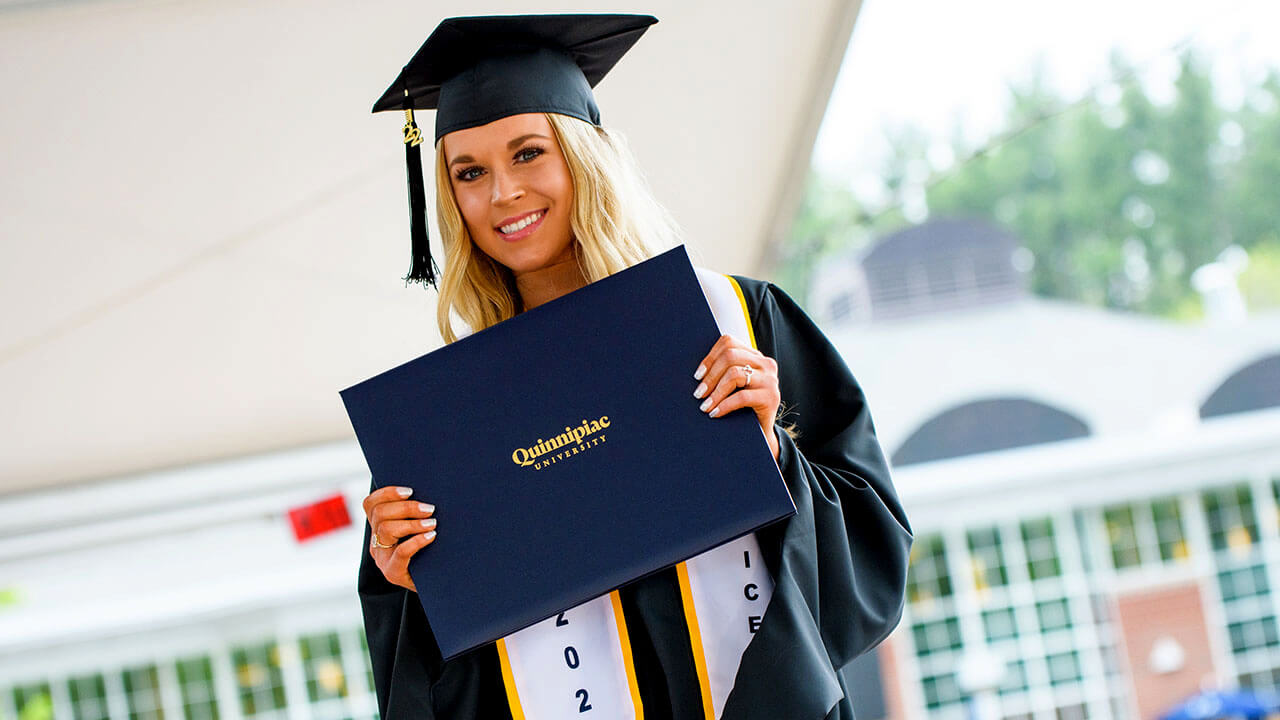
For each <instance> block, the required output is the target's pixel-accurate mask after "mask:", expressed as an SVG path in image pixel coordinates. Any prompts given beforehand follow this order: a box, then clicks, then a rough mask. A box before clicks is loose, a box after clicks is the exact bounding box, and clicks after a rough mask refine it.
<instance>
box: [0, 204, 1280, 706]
mask: <svg viewBox="0 0 1280 720" xmlns="http://www.w3.org/2000/svg"><path fill="white" fill-rule="evenodd" d="M984 228H985V226H983V225H981V224H979V223H972V222H967V221H966V222H958V223H952V222H940V223H936V224H930V225H925V226H922V227H920V228H916V229H914V230H913V231H909V232H906V233H902V234H898V235H894V236H890V237H888V238H885V239H884V240H882V241H881V243H879V244H878V245H877V246H876V247H875V248H873V249H872V250H871V252H870V253H868V254H867V255H866V256H865V257H866V258H872V259H876V260H877V261H880V262H881V263H882V264H881V265H879V266H876V265H875V264H874V263H871V262H868V263H866V264H864V265H862V266H861V267H859V268H858V271H857V272H856V273H855V274H853V275H852V276H851V277H854V278H857V280H856V282H861V283H864V284H865V285H864V287H865V288H869V289H868V290H866V291H865V292H864V293H863V294H864V296H865V297H869V298H871V302H870V303H869V304H866V303H864V304H862V305H857V304H856V303H854V306H855V307H859V308H861V309H859V310H858V311H857V312H851V313H849V314H848V315H846V316H844V317H843V318H839V319H838V318H831V317H829V318H827V319H826V321H825V326H826V327H827V328H828V333H829V335H830V337H831V338H832V339H833V341H834V342H835V343H836V344H837V346H838V347H839V348H840V350H841V352H842V353H843V354H844V355H845V357H846V359H847V361H848V363H849V364H850V366H851V367H852V368H853V369H854V371H855V374H856V375H857V376H858V378H859V380H860V381H861V383H862V384H863V387H864V389H865V390H866V392H867V394H868V398H869V401H870V405H871V408H872V410H873V413H874V415H875V418H876V423H877V428H878V430H879V433H880V436H881V439H882V442H883V444H884V447H885V449H886V451H887V452H889V453H890V454H891V456H892V458H893V460H894V463H895V466H896V468H897V469H896V472H895V480H896V482H897V485H898V488H899V491H900V493H901V495H902V497H903V500H904V502H905V503H906V506H907V508H908V512H909V516H910V519H911V522H912V524H913V527H914V529H915V532H916V537H917V540H916V546H915V550H914V553H913V559H912V572H911V577H910V584H909V587H908V596H909V602H908V606H907V609H906V611H905V615H904V617H903V621H902V624H901V626H900V628H899V630H898V631H897V632H895V633H894V635H893V636H892V637H891V638H890V639H889V641H888V642H887V643H886V644H885V645H883V646H882V647H881V648H880V650H879V651H878V652H877V653H875V654H874V655H871V656H867V657H865V658H863V659H860V660H859V662H858V664H857V665H858V670H857V672H856V675H857V677H856V678H855V686H856V687H860V688H861V690H860V691H859V692H858V693H857V695H858V705H859V707H860V711H861V715H860V717H864V718H876V717H889V718H926V717H929V718H962V717H970V716H971V711H972V710H973V706H974V704H975V700H981V701H982V702H981V703H979V704H978V707H980V708H982V709H985V710H987V711H988V712H989V713H990V715H989V716H990V717H999V718H1009V719H1013V718H1034V719H1035V720H1070V719H1074V718H1141V719H1143V720H1146V719H1148V718H1154V717H1156V716H1157V715H1158V714H1159V712H1160V711H1161V710H1162V709H1164V708H1167V707H1168V706H1170V705H1172V704H1173V703H1174V702H1175V701H1177V700H1178V699H1180V698H1182V697H1184V696H1186V695H1188V694H1190V693H1191V692H1193V691H1194V690H1196V689H1197V688H1199V687H1200V686H1201V685H1236V684H1239V685H1247V686H1255V687H1266V688H1273V687H1275V686H1276V684H1277V682H1278V681H1280V625H1278V624H1277V618H1278V617H1280V592H1273V590H1272V589H1273V588H1280V442H1278V440H1280V408H1277V406H1278V405H1280V315H1276V314H1270V315H1254V316H1252V317H1250V318H1248V320H1247V321H1246V322H1245V323H1243V324H1236V325H1231V326H1223V327H1218V326H1191V325H1174V324H1170V323H1166V322H1163V321H1160V320H1154V319H1151V318H1146V317H1138V316H1133V315H1126V314H1118V313H1111V312H1105V311H1100V310H1096V309H1090V308H1083V307H1076V306H1071V305H1065V304H1062V303H1055V302H1048V301H1044V300H1039V299H1035V298H1032V297H1029V296H1028V295H1027V294H1026V293H1025V292H1024V291H1023V290H1022V286H1021V277H1022V271H1021V270H1019V269H1018V266H1017V264H1016V263H1017V257H1018V249H1017V243H1016V241H1015V240H1014V239H1012V238H1010V237H1008V236H1006V235H1004V234H1002V233H1001V232H999V231H998V230H994V229H991V231H990V232H989V233H988V232H985V231H984ZM953 231H959V232H954V233H953ZM953 242H954V243H956V244H957V245H958V246H960V247H948V243H953ZM962 248H963V249H964V250H963V251H962ZM999 257H1003V258H1004V266H1003V267H999V265H1000V264H1001V263H999V262H997V261H996V260H993V258H999ZM852 262H854V263H857V262H858V260H857V259H855V260H853V261H852ZM948 263H951V264H950V265H948ZM979 267H986V268H988V269H985V270H981V271H974V270H972V269H974V268H979ZM913 268H914V269H913ZM948 268H949V269H948ZM880 273H883V274H884V276H885V277H897V278H909V277H914V278H917V280H915V281H911V282H909V283H907V285H908V286H909V290H897V291H889V290H886V289H885V288H889V287H891V286H892V284H893V283H892V282H890V281H889V280H885V279H884V277H882V276H881V274H880ZM948 273H950V277H951V278H953V279H951V280H949V279H948V277H949V275H948ZM919 278H925V279H926V281H923V282H921V281H919ZM954 278H970V279H971V280H968V281H962V280H958V279H954ZM976 278H986V279H984V280H982V281H977V280H976ZM894 282H897V281H894ZM966 283H968V284H966ZM899 284H902V283H899ZM860 292H862V291H860ZM922 292H923V293H930V296H929V297H923V298H921V297H917V296H916V295H915V294H918V293H922ZM886 304H887V307H886ZM907 308H914V309H913V310H911V311H908V310H907ZM858 318H862V319H858ZM798 410H799V412H803V411H804V410H803V408H799V409H798ZM367 477H368V476H367V470H366V469H365V465H364V462H363V458H362V457H361V455H360V452H359V450H358V448H357V447H356V446H355V445H354V443H351V442H341V443H334V444H329V445H322V446H315V447H311V448H305V449H299V450H294V451H288V452H281V453H274V454H268V455H261V456H250V457H245V458H241V459H237V460H232V461H227V462H220V463H212V464H204V465H199V466H192V467H185V468H178V469H174V470H170V471H161V472H154V473H148V474H144V475H137V476H131V477H126V478H122V479H118V480H114V481H109V482H96V483H90V484H84V485H80V486H72V487H64V488H60V489H56V490H51V491H46V492H38V493H28V494H23V495H15V496H9V497H7V498H5V499H3V501H0V525H3V527H4V528H5V529H6V533H5V535H4V537H3V538H0V567H3V568H4V575H3V577H2V578H0V717H3V718H7V719H8V718H12V719H15V720H36V719H37V718H47V717H51V716H52V717H57V718H74V719H76V720H83V719H102V720H105V719H107V718H110V719H112V720H116V719H120V718H129V719H130V720H133V719H136V718H155V719H159V718H164V717H168V718H180V717H186V718H199V719H205V718H280V719H282V720H283V719H288V720H301V719H302V718H372V717H374V716H375V715H376V704H375V702H374V698H373V694H372V690H371V683H370V680H369V667H368V660H367V652H366V650H365V648H364V645H363V633H362V631H361V627H360V619H359V611H358V606H357V603H356V595H355V587H354V579H355V569H356V562H357V560H358V557H359V553H360V552H361V538H360V536H359V533H360V527H361V526H360V522H361V516H360V511H359V500H360V499H361V498H362V497H363V495H364V493H365V491H366V490H367V482H368V481H367ZM335 498H342V499H344V502H345V507H346V511H347V517H348V518H350V519H352V520H353V521H354V522H353V524H350V525H346V524H343V522H342V517H341V515H342V514H341V513H340V512H339V513H333V512H331V511H330V512H327V513H324V514H322V515H321V516H319V519H318V520H317V516H314V515H313V516H312V517H311V518H310V520H308V519H307V518H305V517H299V516H297V513H294V514H293V516H292V517H293V518H294V519H291V513H290V510H291V509H294V510H297V509H306V508H308V507H311V506H313V505H314V504H315V503H317V502H327V503H328V504H327V505H326V506H325V507H328V508H330V510H332V507H333V505H334V502H335ZM308 522H311V523H315V522H319V523H320V525H318V526H316V527H312V526H311V525H309V524H308ZM326 528H328V531H327V532H319V533H318V534H315V535H313V536H311V537H309V538H307V539H299V537H300V535H299V533H301V534H302V535H303V536H305V535H306V534H307V533H308V532H315V531H316V530H324V529H326ZM976 666H978V667H979V669H981V667H986V668H988V670H987V672H985V675H986V676H987V677H988V678H989V680H988V681H987V683H986V685H982V684H977V685H974V684H973V683H974V681H973V679H972V678H973V677H974V676H978V677H981V676H982V675H983V674H984V673H983V672H975V671H974V670H973V668H974V667H976ZM966 682H967V683H970V684H968V685H966Z"/></svg>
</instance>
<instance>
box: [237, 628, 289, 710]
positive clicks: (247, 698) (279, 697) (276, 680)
mask: <svg viewBox="0 0 1280 720" xmlns="http://www.w3.org/2000/svg"><path fill="white" fill-rule="evenodd" d="M231 661H232V663H233V664H234V665H235V668H236V685H237V686H238V687H239V690H240V709H241V711H243V712H244V714H245V716H246V717H253V716H255V715H262V714H269V713H271V711H273V710H280V709H283V708H284V706H285V699H284V675H283V673H282V672H281V671H280V648H279V646H277V645H276V644H275V643H274V642H268V643H264V644H262V645H253V646H248V647H239V648H235V649H234V650H232V651H231Z"/></svg>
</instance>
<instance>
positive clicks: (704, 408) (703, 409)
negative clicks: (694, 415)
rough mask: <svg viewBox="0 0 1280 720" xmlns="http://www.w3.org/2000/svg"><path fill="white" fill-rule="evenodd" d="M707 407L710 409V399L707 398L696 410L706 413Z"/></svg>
mask: <svg viewBox="0 0 1280 720" xmlns="http://www.w3.org/2000/svg"><path fill="white" fill-rule="evenodd" d="M709 407H711V398H707V399H706V400H703V401H702V404H701V405H699V406H698V409H699V410H701V411H702V412H706V411H707V408H709Z"/></svg>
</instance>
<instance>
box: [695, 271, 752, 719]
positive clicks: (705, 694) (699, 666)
mask: <svg viewBox="0 0 1280 720" xmlns="http://www.w3.org/2000/svg"><path fill="white" fill-rule="evenodd" d="M724 279H725V280H728V281H729V285H730V286H731V287H733V292H734V294H735V295H737V296H738V305H739V306H740V307H741V308H742V317H743V319H744V320H745V321H746V323H747V337H748V339H749V340H750V341H751V347H752V348H753V349H757V348H756V331H755V328H753V327H751V313H750V312H748V311H747V298H746V296H744V295H743V294H742V287H741V286H739V285H738V281H737V280H734V279H733V277H732V276H730V275H725V276H724ZM676 574H677V575H678V576H679V578H680V600H681V602H683V604H684V619H685V623H687V624H688V626H689V644H690V645H691V646H692V647H691V649H692V650H693V666H694V668H695V669H696V670H697V671H698V689H699V690H701V691H702V712H703V714H704V715H705V716H706V720H716V711H715V705H714V703H713V701H712V697H711V678H710V676H709V675H708V673H707V655H706V651H705V650H703V648H702V631H701V629H699V627H698V613H697V611H696V610H695V609H694V607H693V588H692V587H691V586H690V584H689V569H688V568H687V567H686V566H685V563H680V564H679V565H677V566H676Z"/></svg>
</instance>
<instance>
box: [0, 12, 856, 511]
mask: <svg viewBox="0 0 1280 720" xmlns="http://www.w3.org/2000/svg"><path fill="white" fill-rule="evenodd" d="M857 6H858V2H856V0H855V1H854V2H841V1H840V0H799V1H798V2H790V3H730V2H716V3H687V2H671V1H669V0H659V1H658V2H656V3H650V4H648V5H646V6H644V7H643V8H639V10H640V11H643V12H650V13H653V14H654V15H657V16H658V17H659V18H660V20H661V22H660V23H659V24H658V25H656V26H654V27H653V28H652V29H650V31H649V32H648V34H647V35H646V36H645V37H644V38H643V40H642V41H641V42H640V43H639V45H637V46H636V48H635V50H634V51H633V52H632V53H630V54H629V55H628V56H627V58H625V59H624V61H623V62H622V63H620V64H619V66H618V67H617V68H616V70H615V71H614V72H613V73H611V74H610V76H609V77H608V78H606V79H605V81H604V82H603V83H602V84H601V86H600V88H599V90H598V97H599V101H600V105H601V108H602V111H603V116H604V121H605V123H606V124H607V125H610V126H612V127H614V128H617V129H619V130H621V131H622V132H623V133H624V134H625V135H627V136H628V137H629V138H630V140H631V144H632V146H633V149H634V151H635V153H636V155H637V156H638V157H639V158H640V161H641V164H642V166H643V167H644V168H645V169H646V171H647V173H648V175H649V178H650V181H651V183H652V184H653V186H654V187H655V190H656V192H657V194H658V196H659V198H660V199H661V200H662V201H663V202H665V203H666V204H667V206H668V207H669V208H670V209H671V210H672V212H673V214H674V215H675V216H676V218H677V220H678V221H679V222H680V223H681V224H682V226H683V227H684V229H685V231H686V235H687V238H688V240H689V242H690V245H691V246H692V248H693V249H694V253H695V258H699V259H700V261H701V263H702V264H704V265H707V266H709V267H712V268H715V269H718V270H721V271H724V272H737V273H748V274H758V273H759V272H760V271H761V269H762V268H763V267H764V266H765V264H764V256H765V254H766V252H767V248H768V247H769V244H770V243H772V242H774V241H775V240H776V238H777V237H778V236H779V233H780V232H781V229H782V228H785V226H786V224H787V223H788V222H789V219H790V216H791V214H792V211H793V208H794V205H795V202H796V201H797V199H798V196H799V192H800V186H801V183H802V182H803V178H804V176H805V172H806V170H807V168H808V164H809V153H810V150H811V148H812V144H813V139H814V137H815V135H816V132H817V128H818V125H819V123H820V121H821V117H822V114H823V110H824V108H825V105H826V100H827V97H828V94H829V93H830V89H831V85H832V83H833V81H834V78H835V74H836V71H837V69H838V67H839V63H840V59H841V57H842V55H843V51H844V47H845V45H846V43H847V41H848V38H849V34H850V32H851V30H852V27H853V22H854V18H855V17H856V13H857ZM548 9H549V8H547V7H546V6H537V5H534V4H533V3H529V2H476V3H449V4H443V3H399V2H396V3H393V2H363V3H339V2H330V1H317V0H309V1H308V2H300V1H299V0H285V1H282V2H275V3H250V2H226V3H205V2H195V1H194V0H172V1H168V2H163V1H160V0H153V1H145V0H118V1H117V0H97V1H92V2H36V3H15V2H3V1H0V87H2V88H3V97H4V98H5V104H6V112H4V113H0V129H2V131H3V136H4V138H5V151H4V153H3V154H0V158H3V161H2V162H3V174H2V175H0V182H2V183H3V185H2V187H0V238H2V239H3V259H4V262H3V263H2V264H0V315H2V317H3V323H0V397H2V398H4V403H3V410H0V413H2V414H0V418H2V425H3V428H4V431H5V438H4V452H3V453H0V493H12V492H17V491H21V490H26V489H33V488H37V487H47V486H51V485H55V484H58V483H66V482H80V481H89V480H93V479H97V478H103V477H109V476H114V475H119V474H122V473H130V472H135V471H140V470H145V469H152V468H158V467H163V466H171V465H179V464H187V463H191V462H197V461H201V460H207V459H212V458H219V457H233V456H241V455H246V454H252V453H255V452H259V451H266V450H271V449H277V448H284V447H291V446H300V445H309V444H314V443H320V442H325V441H330V440H335V439H341V438H347V437H350V433H351V430H350V426H349V424H348V423H347V419H346V416H345V414H344V413H343V410H342V406H341V403H340V401H339V398H338V394H337V391H338V390H339V389H341V388H343V387H346V386H348V385H350V384H352V383H354V382H357V381H359V380H362V379H364V378H365V377H368V376H370V375H372V374H374V373H376V372H379V371H381V370H383V369H385V368H387V367H390V366H392V365H395V364H398V363H400V362H403V361H404V360H406V359H408V358H410V357H413V356H415V355H417V354H420V353H422V352H425V351H427V350H430V349H432V348H433V347H435V346H436V345H438V343H439V338H438V336H437V334H436V332H435V328H434V307H433V302H434V295H433V294H431V293H425V292H423V291H421V290H419V289H417V288H413V289H406V288H404V287H403V285H402V284H401V283H400V281H399V279H398V278H399V277H401V276H402V275H403V273H404V272H405V270H406V264H407V259H408V252H407V251H408V237H407V235H408V233H407V228H406V224H407V210H406V207H405V189H404V169H403V152H402V146H401V145H400V141H399V128H400V124H401V123H402V117H401V116H398V115H397V114H395V113H388V114H382V115H378V116H372V115H370V114H369V108H370V106H371V105H372V103H373V100H374V99H375V98H376V97H377V95H378V93H379V92H380V91H382V90H383V89H384V88H385V86H386V85H387V84H388V83H389V82H390V81H391V80H392V79H393V78H394V76H395V75H396V73H397V72H398V70H399V68H400V66H401V65H402V64H403V63H404V62H405V61H406V60H407V58H408V57H409V55H410V54H411V53H412V52H413V51H414V50H415V49H416V48H417V47H418V45H419V43H421V41H422V39H423V38H424V37H425V36H426V34H427V33H428V32H429V31H430V29H431V28H432V27H434V26H435V24H436V23H437V22H438V21H439V20H440V19H441V18H442V17H444V16H446V15H452V14H484V13H502V12H542V11H546V10H548ZM550 9H552V10H554V9H564V8H550ZM573 9H574V10H579V11H583V10H585V11H606V10H615V9H616V6H612V5H609V6H606V5H603V4H600V3H595V2H592V3H588V4H587V6H586V7H583V6H578V7H575V8H573ZM429 123H430V118H427V119H426V123H425V124H428V125H429ZM429 207H430V205H429Z"/></svg>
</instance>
